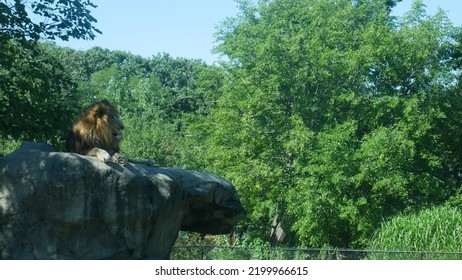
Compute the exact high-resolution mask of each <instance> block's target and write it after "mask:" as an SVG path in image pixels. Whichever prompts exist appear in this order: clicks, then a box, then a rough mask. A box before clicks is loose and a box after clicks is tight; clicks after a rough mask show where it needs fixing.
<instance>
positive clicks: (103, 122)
mask: <svg viewBox="0 0 462 280" xmlns="http://www.w3.org/2000/svg"><path fill="white" fill-rule="evenodd" d="M124 128H125V127H124V125H123V124H122V121H121V120H120V116H119V111H118V110H117V107H115V106H114V105H113V104H111V103H110V102H109V101H107V100H106V99H103V100H101V101H98V102H95V103H93V104H92V105H90V106H89V107H88V108H86V109H85V110H84V111H83V112H82V113H81V114H80V115H79V116H78V117H77V120H76V121H75V122H74V124H73V125H72V129H71V130H70V131H69V133H68V135H67V139H66V150H67V151H68V152H72V153H77V154H81V155H88V156H94V157H96V158H98V159H99V160H100V161H102V162H109V161H114V162H117V163H119V164H122V165H123V164H125V163H126V162H132V163H143V164H146V165H150V166H153V163H152V162H144V161H134V160H131V159H128V158H125V157H123V156H122V155H120V154H119V150H120V142H121V141H122V135H123V129H124Z"/></svg>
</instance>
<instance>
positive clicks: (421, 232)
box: [368, 206, 462, 259]
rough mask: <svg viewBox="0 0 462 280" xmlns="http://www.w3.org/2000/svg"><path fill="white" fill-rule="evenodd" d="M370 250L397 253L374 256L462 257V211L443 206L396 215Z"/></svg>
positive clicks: (372, 241)
mask: <svg viewBox="0 0 462 280" xmlns="http://www.w3.org/2000/svg"><path fill="white" fill-rule="evenodd" d="M368 249H370V250H383V251H394V252H395V253H394V254H390V253H380V252H377V253H371V254H370V256H369V258H371V259H427V258H431V259H462V253H461V252H462V211H460V209H458V208H453V207H449V206H442V207H435V208H431V209H427V210H423V211H422V212H419V213H417V214H412V215H400V216H397V217H396V218H394V219H392V220H390V221H388V222H385V223H384V224H382V226H381V228H380V230H379V231H378V232H377V233H376V234H375V236H374V237H373V238H372V240H371V242H370V245H369V248H368ZM401 251H411V252H401ZM424 252H433V253H432V254H424Z"/></svg>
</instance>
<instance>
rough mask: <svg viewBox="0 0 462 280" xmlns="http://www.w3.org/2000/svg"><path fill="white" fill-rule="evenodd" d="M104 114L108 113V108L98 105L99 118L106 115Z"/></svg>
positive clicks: (97, 114) (97, 113)
mask: <svg viewBox="0 0 462 280" xmlns="http://www.w3.org/2000/svg"><path fill="white" fill-rule="evenodd" d="M104 115H106V110H104V108H103V107H101V106H98V108H97V109H96V117H97V118H98V119H101V118H103V117H104Z"/></svg>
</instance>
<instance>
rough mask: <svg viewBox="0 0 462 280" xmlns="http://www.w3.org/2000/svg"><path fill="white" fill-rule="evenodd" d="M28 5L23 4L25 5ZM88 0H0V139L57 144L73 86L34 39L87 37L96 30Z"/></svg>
mask: <svg viewBox="0 0 462 280" xmlns="http://www.w3.org/2000/svg"><path fill="white" fill-rule="evenodd" d="M26 5H29V6H26ZM89 6H90V7H95V6H94V5H93V4H92V3H91V2H90V1H66V0H60V1H56V0H37V1H21V0H13V1H9V0H3V1H1V2H0V31H1V32H0V138H3V139H8V138H10V137H12V138H14V139H28V140H37V141H48V142H51V143H53V144H55V145H57V146H59V144H58V143H59V142H60V138H61V136H62V134H64V132H63V131H64V130H65V129H66V128H67V127H68V126H69V125H70V124H68V123H66V122H63V121H62V116H63V115H64V116H66V115H72V114H73V110H74V108H75V107H76V106H75V105H76V102H75V100H78V98H76V97H75V95H74V94H75V93H76V85H75V81H74V80H73V79H72V77H71V76H70V75H69V74H68V73H67V72H66V71H64V67H63V65H62V64H61V62H60V60H59V59H58V58H57V57H56V55H55V53H54V52H53V51H52V50H51V51H50V49H49V48H48V49H47V48H46V46H44V45H41V44H39V43H37V41H38V40H39V39H41V38H42V39H43V38H45V39H51V40H53V39H55V38H61V39H62V40H67V39H68V38H70V37H73V38H77V39H80V38H83V39H93V38H94V37H95V35H94V32H98V33H100V32H99V31H98V30H97V29H96V28H95V27H93V25H92V24H93V23H94V22H96V20H95V19H94V18H93V17H92V16H91V15H90V11H89V10H88V9H87V7H89Z"/></svg>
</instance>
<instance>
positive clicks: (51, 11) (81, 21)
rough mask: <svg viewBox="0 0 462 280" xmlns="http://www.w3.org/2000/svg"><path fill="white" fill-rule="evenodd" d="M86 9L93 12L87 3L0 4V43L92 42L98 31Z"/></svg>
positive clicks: (12, 0)
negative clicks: (0, 41) (83, 40)
mask: <svg viewBox="0 0 462 280" xmlns="http://www.w3.org/2000/svg"><path fill="white" fill-rule="evenodd" d="M26 5H28V6H26ZM89 7H92V8H96V6H95V5H94V4H93V3H92V2H91V1H89V0H85V1H72V0H35V1H23V0H2V1H1V2H0V31H1V32H0V39H1V40H2V41H3V40H5V39H6V40H8V39H16V40H20V41H24V40H30V39H32V40H35V41H36V40H38V39H40V38H43V39H49V40H54V39H56V38H60V39H62V40H64V41H67V40H68V39H69V38H71V37H72V38H75V39H94V38H95V33H101V31H99V30H98V29H96V28H95V27H94V26H93V24H94V23H96V19H95V18H94V17H92V16H91V14H90V10H89V9H88V8H89ZM30 13H32V14H33V15H35V16H30V15H29V14H30ZM35 19H38V20H35Z"/></svg>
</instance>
